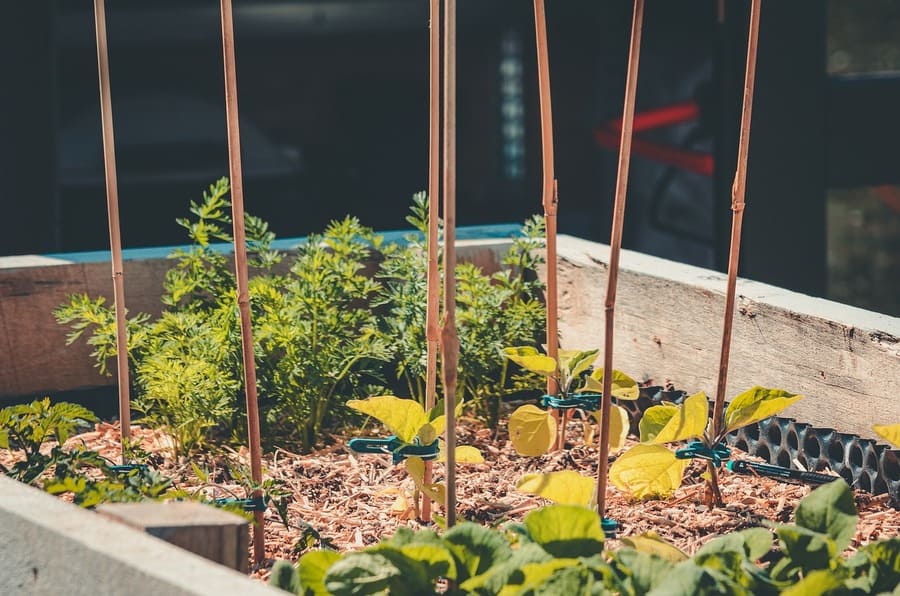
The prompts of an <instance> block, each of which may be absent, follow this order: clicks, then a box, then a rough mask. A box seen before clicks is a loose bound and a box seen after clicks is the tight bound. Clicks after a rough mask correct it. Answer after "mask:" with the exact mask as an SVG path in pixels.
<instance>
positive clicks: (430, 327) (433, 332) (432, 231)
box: [422, 0, 441, 522]
mask: <svg viewBox="0 0 900 596" xmlns="http://www.w3.org/2000/svg"><path fill="white" fill-rule="evenodd" d="M430 7H431V8H430V20H429V44H428V58H429V77H428V105H429V109H428V239H427V240H428V278H427V280H428V281H427V286H428V289H427V292H428V294H427V299H426V307H425V339H426V341H427V343H428V350H427V356H426V368H425V375H426V376H425V408H426V410H429V411H430V410H431V408H433V407H434V403H435V394H436V392H437V356H438V347H439V343H440V341H441V328H440V320H439V319H438V316H439V313H438V309H439V307H440V300H441V280H440V273H439V271H438V233H439V231H438V219H440V214H439V210H440V203H439V202H438V193H439V187H440V183H441V180H440V163H439V160H440V152H441V148H440V134H441V131H440V125H441V104H440V99H441V21H440V18H441V0H430ZM431 472H432V462H431V460H429V461H426V462H425V482H426V484H427V483H430V482H431ZM422 519H423V520H424V521H426V522H429V521H431V499H429V498H428V495H424V494H423V495H422Z"/></svg>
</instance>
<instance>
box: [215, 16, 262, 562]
mask: <svg viewBox="0 0 900 596" xmlns="http://www.w3.org/2000/svg"><path fill="white" fill-rule="evenodd" d="M221 12H222V50H223V53H224V62H225V110H226V115H227V126H228V162H229V170H230V176H231V219H232V225H233V227H234V270H235V277H236V278H237V303H238V311H239V313H240V318H241V351H242V354H243V361H244V393H245V395H246V398H247V436H248V440H249V441H250V476H251V478H252V479H253V482H254V483H255V484H257V485H259V484H261V483H262V461H261V460H262V449H261V447H260V437H259V407H258V405H257V399H256V363H255V361H254V358H253V329H252V327H251V325H250V292H249V290H248V287H247V286H248V273H247V239H246V233H245V230H244V178H243V173H242V171H241V132H240V120H239V118H238V97H237V73H236V68H235V60H234V17H233V14H232V10H231V0H221ZM253 497H254V499H259V498H261V497H262V491H260V490H256V491H254V493H253ZM253 516H254V519H255V521H256V523H255V524H254V526H253V560H254V563H256V564H257V565H259V564H261V563H262V562H263V560H264V559H265V554H266V548H265V527H264V525H263V524H264V516H263V512H262V511H256V512H254V514H253Z"/></svg>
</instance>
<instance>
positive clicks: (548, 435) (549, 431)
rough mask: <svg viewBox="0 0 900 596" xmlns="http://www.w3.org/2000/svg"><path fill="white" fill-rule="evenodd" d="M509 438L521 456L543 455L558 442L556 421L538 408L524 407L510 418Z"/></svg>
mask: <svg viewBox="0 0 900 596" xmlns="http://www.w3.org/2000/svg"><path fill="white" fill-rule="evenodd" d="M509 438H510V440H511V441H512V444H513V447H515V449H516V452H518V453H519V454H520V455H532V456H533V455H543V454H545V453H547V452H548V451H549V450H550V448H551V447H552V446H553V443H554V441H555V440H556V420H554V419H553V416H552V415H551V414H550V413H549V412H546V411H544V410H542V409H540V408H539V407H537V406H533V405H530V404H529V405H526V406H522V407H520V408H518V409H517V410H516V411H515V412H513V413H512V415H511V416H510V417H509Z"/></svg>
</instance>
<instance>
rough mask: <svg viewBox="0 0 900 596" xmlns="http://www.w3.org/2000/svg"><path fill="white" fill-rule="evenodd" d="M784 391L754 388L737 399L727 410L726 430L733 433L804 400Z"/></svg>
mask: <svg viewBox="0 0 900 596" xmlns="http://www.w3.org/2000/svg"><path fill="white" fill-rule="evenodd" d="M802 397H803V396H802V395H796V394H794V393H788V392H787V391H784V390H782V389H768V388H766V387H760V386H759V385H757V386H756V387H752V388H750V389H748V390H747V391H744V392H743V393H741V394H740V395H738V396H737V397H735V398H734V399H733V400H732V401H731V403H730V404H728V408H727V409H726V410H725V430H726V432H731V431H733V430H737V429H739V428H741V427H743V426H747V425H748V424H753V423H754V422H759V421H760V420H765V419H766V418H768V417H769V416H774V415H775V414H778V413H779V412H781V411H782V410H784V409H785V408H786V407H788V406H789V405H791V404H792V403H794V402H795V401H797V400H799V399H800V398H802Z"/></svg>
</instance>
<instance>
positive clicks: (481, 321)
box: [378, 193, 545, 428]
mask: <svg viewBox="0 0 900 596" xmlns="http://www.w3.org/2000/svg"><path fill="white" fill-rule="evenodd" d="M407 221H408V222H409V223H410V224H411V225H412V226H413V227H414V228H415V229H416V230H418V232H417V233H414V234H411V235H409V236H408V237H407V239H406V245H405V246H392V247H386V249H385V260H384V262H383V263H382V264H381V270H380V273H379V274H378V279H379V280H380V281H381V282H382V286H383V289H382V291H381V293H380V297H379V304H380V305H381V306H383V307H384V309H385V315H384V316H383V317H381V318H380V319H379V331H380V332H381V333H382V334H383V336H384V337H385V338H386V340H387V341H388V342H389V343H390V344H391V345H392V346H393V348H394V363H395V375H396V378H397V379H398V380H399V381H401V382H403V383H404V384H405V385H406V387H407V390H408V393H409V395H410V396H411V397H412V398H414V399H415V400H417V401H418V402H419V403H421V404H424V403H425V376H426V375H425V364H426V338H425V302H426V300H425V299H426V287H425V281H426V270H427V251H426V249H425V243H424V240H425V235H426V234H427V229H428V225H427V222H428V204H427V200H426V195H425V193H419V194H417V195H415V196H414V197H413V205H412V208H411V214H410V216H409V217H407ZM543 234H544V229H543V222H542V220H540V219H539V218H533V219H530V220H528V221H526V222H525V223H524V225H523V226H522V231H521V233H520V234H519V235H518V236H516V237H514V238H513V240H512V244H511V246H510V248H509V250H508V251H507V252H506V254H505V255H504V256H503V258H502V264H503V266H504V268H503V270H501V271H498V272H496V273H494V274H493V275H487V274H485V273H484V272H483V271H482V270H481V269H480V268H479V267H477V266H476V265H474V264H472V263H460V264H458V265H457V268H456V281H457V297H456V307H457V315H456V316H457V325H458V331H459V341H460V356H459V367H458V379H457V388H458V391H459V395H458V396H457V399H458V400H459V401H463V400H465V401H468V402H470V403H472V404H473V406H474V407H475V408H476V411H477V413H479V414H480V415H482V416H483V417H485V418H486V420H487V423H488V425H489V426H490V427H491V428H496V426H497V421H498V420H499V411H500V401H501V399H502V397H503V396H504V395H508V394H510V393H513V392H516V391H520V390H522V389H525V388H527V387H530V386H531V385H532V379H530V378H529V377H528V376H527V375H509V374H507V367H506V361H505V359H503V358H502V357H500V355H499V349H500V348H501V347H503V346H505V345H510V344H519V343H536V341H537V339H538V338H539V337H540V335H541V333H542V330H543V327H544V317H545V313H544V308H543V305H542V304H541V302H540V299H539V298H540V293H541V290H542V289H543V286H542V284H541V282H540V281H539V280H537V279H536V277H535V275H534V271H535V269H536V268H537V266H538V265H539V264H540V263H541V262H543V261H542V259H543V257H542V256H541V253H540V251H539V250H537V249H539V248H540V247H541V246H542V245H543ZM442 262H443V261H441V263H442Z"/></svg>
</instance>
